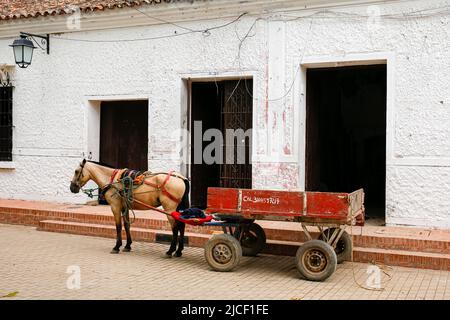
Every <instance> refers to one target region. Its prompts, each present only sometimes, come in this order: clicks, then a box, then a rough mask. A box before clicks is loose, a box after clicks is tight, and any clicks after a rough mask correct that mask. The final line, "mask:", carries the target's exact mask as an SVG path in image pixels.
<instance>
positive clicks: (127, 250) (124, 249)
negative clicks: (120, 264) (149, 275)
mask: <svg viewBox="0 0 450 320" xmlns="http://www.w3.org/2000/svg"><path fill="white" fill-rule="evenodd" d="M130 251H131V248H127V247H125V248H123V249H122V252H130Z"/></svg>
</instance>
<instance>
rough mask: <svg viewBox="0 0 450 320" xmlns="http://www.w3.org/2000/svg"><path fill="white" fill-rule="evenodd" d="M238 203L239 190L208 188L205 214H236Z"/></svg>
mask: <svg viewBox="0 0 450 320" xmlns="http://www.w3.org/2000/svg"><path fill="white" fill-rule="evenodd" d="M238 201H239V189H232V188H212V187H209V188H208V198H207V202H208V208H207V209H206V211H207V212H212V213H213V212H222V213H236V210H237V207H238Z"/></svg>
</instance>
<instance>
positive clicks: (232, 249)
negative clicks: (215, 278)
mask: <svg viewBox="0 0 450 320" xmlns="http://www.w3.org/2000/svg"><path fill="white" fill-rule="evenodd" d="M241 257H242V248H241V245H240V244H239V241H237V240H236V239H235V238H234V237H233V236H232V235H229V234H217V235H214V236H213V237H212V238H211V239H209V240H208V242H207V243H206V245H205V259H206V262H208V264H209V266H210V267H211V268H213V269H214V270H216V271H231V270H232V269H233V268H235V267H236V266H237V265H238V264H239V261H240V260H241Z"/></svg>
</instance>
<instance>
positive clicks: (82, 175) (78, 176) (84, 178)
mask: <svg viewBox="0 0 450 320" xmlns="http://www.w3.org/2000/svg"><path fill="white" fill-rule="evenodd" d="M85 165H86V159H83V161H82V162H81V163H80V164H79V165H78V167H77V168H76V169H75V173H74V174H73V178H72V181H71V182H70V191H72V193H78V192H80V189H81V188H82V187H83V186H84V185H85V184H86V183H87V182H88V181H89V179H90V176H89V173H88V172H87V170H86V169H85V168H84V166H85Z"/></svg>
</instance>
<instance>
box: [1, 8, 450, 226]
mask: <svg viewBox="0 0 450 320" xmlns="http://www.w3.org/2000/svg"><path fill="white" fill-rule="evenodd" d="M444 6H447V7H450V1H403V2H397V1H388V3H387V4H386V3H380V4H379V5H378V7H371V8H370V9H368V6H367V5H357V6H345V7H336V8H328V9H327V10H329V11H328V12H323V13H321V14H318V13H317V11H314V10H294V11H289V12H285V13H282V12H278V13H277V14H273V15H264V16H263V15H247V16H244V17H243V18H242V19H241V20H239V22H238V23H235V24H231V25H229V26H228V27H225V28H220V29H216V30H212V31H211V34H210V35H209V36H205V35H203V34H201V33H191V34H188V35H183V36H178V37H172V38H165V39H158V40H146V41H133V42H123V41H122V42H108V43H99V42H77V41H66V40H62V39H56V38H55V39H52V40H51V53H50V55H46V54H44V53H42V52H39V50H36V52H35V57H34V59H33V63H32V65H31V66H30V67H29V68H28V69H16V70H15V74H14V78H15V86H16V88H15V94H14V125H15V128H14V141H13V143H14V151H13V156H14V164H15V168H14V169H0V198H18V199H38V200H56V201H67V202H74V203H76V202H84V201H85V200H86V198H84V197H83V196H81V195H72V194H71V193H70V191H69V188H68V185H69V181H70V179H71V177H72V173H73V170H74V168H75V166H76V164H77V163H78V161H79V160H80V159H81V157H82V154H83V152H84V153H85V154H86V153H87V152H89V151H92V150H91V149H92V148H91V147H90V145H92V141H91V144H89V139H95V138H94V137H92V136H90V135H89V134H88V131H89V128H88V123H89V117H90V116H89V114H92V112H91V111H92V110H91V109H90V108H93V106H94V105H95V102H93V101H97V100H101V99H102V97H105V99H114V97H115V96H117V97H118V99H119V98H124V97H127V98H133V97H139V98H142V97H146V98H148V100H149V168H151V169H169V168H175V169H178V170H180V160H174V158H176V156H175V157H173V154H171V151H170V150H171V148H168V147H167V146H173V145H175V141H174V139H175V138H174V137H171V136H170V135H169V134H168V133H170V132H173V131H175V130H176V129H179V128H180V127H181V126H182V123H183V120H185V118H184V117H185V114H184V109H185V107H186V106H185V101H186V92H185V86H184V82H183V79H186V78H187V77H191V78H201V77H209V78H211V77H214V76H215V75H217V76H221V77H224V76H234V77H235V78H238V77H239V76H244V75H246V76H252V77H253V79H254V106H253V108H254V128H255V129H256V133H257V134H256V135H255V137H254V154H253V168H254V173H253V178H254V179H253V181H254V188H290V189H296V188H298V189H302V188H304V140H305V137H304V132H305V123H304V98H305V78H304V72H305V70H306V68H307V67H309V66H314V65H316V66H317V64H318V63H319V62H320V63H324V64H329V63H332V62H334V61H347V62H349V61H350V63H352V62H351V61H355V60H359V62H357V63H365V62H364V60H365V59H366V60H377V61H378V60H379V59H382V60H383V59H385V60H387V64H388V77H389V79H388V132H387V139H388V141H387V145H388V146H387V160H386V161H387V177H386V201H387V208H386V222H387V223H388V224H402V225H416V226H432V227H441V228H450V142H449V141H450V63H449V61H450V51H449V44H450V39H449V37H450V25H449V22H450V18H449V15H448V14H446V15H437V14H436V12H437V11H439V10H436V12H434V11H426V12H424V13H423V14H422V17H421V18H418V17H417V16H415V17H413V16H406V17H405V16H402V14H405V13H411V12H414V11H419V10H424V9H428V8H440V7H444ZM374 8H375V12H376V10H378V9H379V10H380V12H381V14H383V15H385V14H389V15H395V16H390V17H389V18H383V19H381V20H380V24H379V25H378V24H377V21H378V20H377V18H376V17H375V18H374V17H373V16H372V17H369V18H368V17H367V15H370V14H371V13H372V12H374V11H373V10H374ZM124 10H125V9H124ZM127 10H128V9H127ZM242 10H244V9H242ZM330 11H333V12H335V13H332V12H330ZM338 11H339V12H341V13H340V14H337V13H336V12H338ZM315 12H316V14H314V13H315ZM312 14H314V15H312ZM256 18H264V19H259V20H258V21H256V22H255V19H256ZM231 20H232V18H226V19H223V18H222V19H213V20H207V21H198V22H183V23H182V25H183V26H184V27H190V28H194V29H202V28H209V27H212V26H216V25H220V24H223V23H226V22H229V21H231ZM254 23H255V25H254V28H253V29H252V31H251V32H250V37H248V38H247V39H246V40H245V41H244V42H243V45H242V48H241V51H240V58H239V59H236V57H237V54H238V48H239V44H240V40H239V38H238V37H237V35H236V34H238V35H239V37H241V38H242V37H243V36H244V35H245V34H246V33H247V32H248V30H249V29H250V27H251V26H252V25H253V24H254ZM82 27H83V25H82ZM175 30H177V31H178V32H180V29H178V28H176V27H175V26H172V25H152V26H137V27H124V28H120V29H108V30H100V31H99V30H97V31H83V30H81V31H78V32H71V33H66V34H61V35H58V36H56V35H55V36H54V37H61V38H76V39H82V40H89V41H93V40H112V39H136V38H150V37H151V38H154V37H158V36H164V35H169V34H174V31H175ZM0 37H1V31H0ZM12 41H13V38H11V37H8V38H0V65H1V64H3V63H6V64H14V61H13V56H12V52H11V50H10V48H9V47H8V45H9V44H11V43H12ZM361 60H362V61H361ZM353 63H355V62H353ZM90 129H91V131H90V132H92V125H90ZM94 142H95V141H94ZM0 167H1V164H0Z"/></svg>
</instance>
